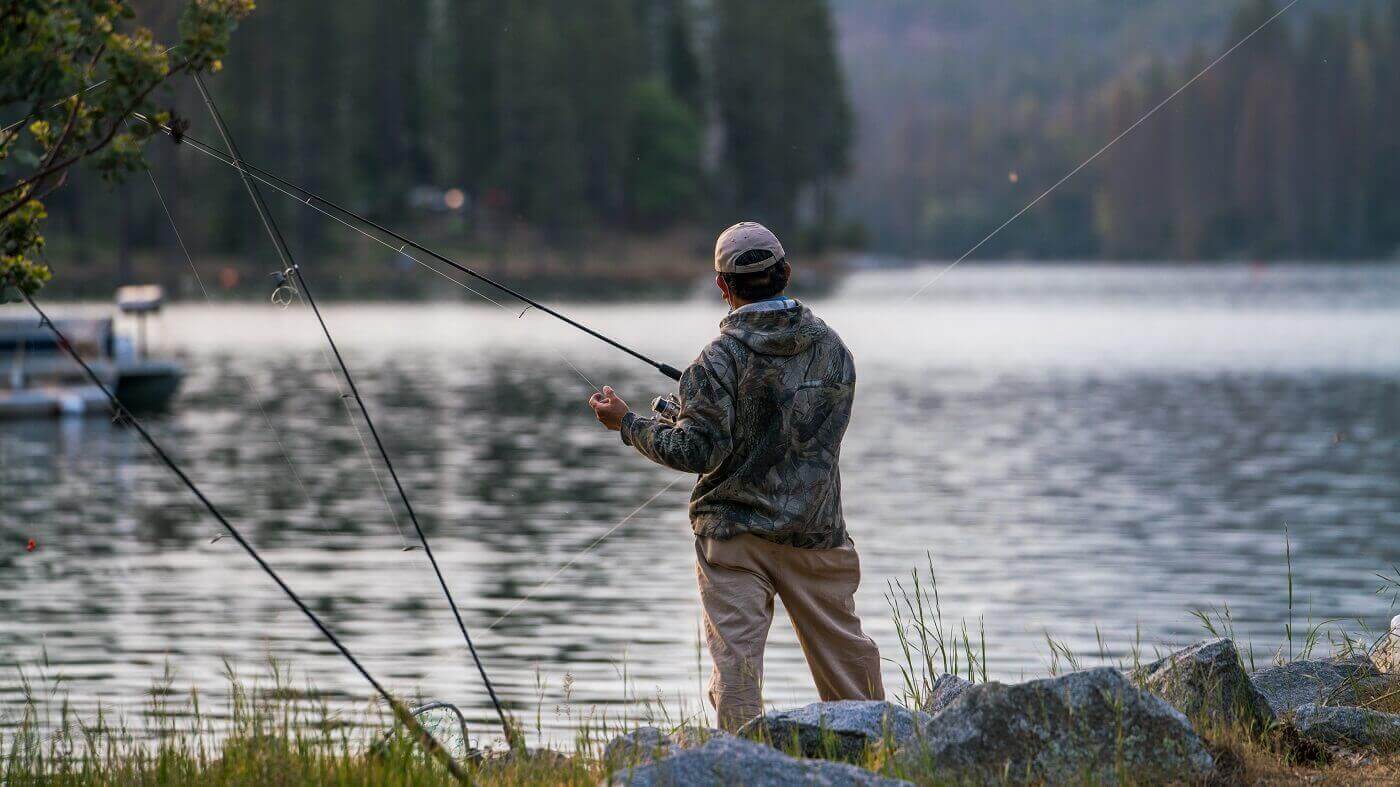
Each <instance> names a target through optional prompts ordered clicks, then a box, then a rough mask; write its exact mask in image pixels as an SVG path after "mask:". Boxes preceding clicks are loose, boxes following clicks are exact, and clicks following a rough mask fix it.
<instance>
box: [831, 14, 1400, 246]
mask: <svg viewBox="0 0 1400 787" xmlns="http://www.w3.org/2000/svg"><path fill="white" fill-rule="evenodd" d="M838 3H840V5H838V9H839V10H840V13H839V14H838V19H840V20H841V21H842V23H843V24H846V25H847V26H848V27H851V28H855V30H854V31H853V32H848V33H847V39H846V41H845V45H844V47H843V49H844V50H845V54H846V57H847V59H848V60H850V61H851V63H850V64H849V68H850V69H853V71H852V78H851V79H850V82H851V85H852V92H853V96H854V103H855V106H856V108H857V110H858V113H859V123H858V133H860V134H862V135H865V138H864V139H861V140H860V142H859V143H858V145H857V148H856V152H855V156H856V158H855V165H854V172H853V175H852V177H851V179H850V183H849V186H848V188H847V191H846V199H845V208H846V210H847V211H848V212H849V214H850V215H852V216H855V217H857V218H859V219H860V220H861V221H863V222H864V223H865V225H866V226H867V228H868V229H869V232H870V235H871V238H872V242H873V244H874V246H875V248H877V249H880V250H884V251H887V252H891V253H896V254H905V255H917V256H925V257H944V258H946V257H955V256H957V255H959V254H961V253H963V252H964V251H966V250H967V249H968V248H970V247H972V246H973V244H975V243H977V242H978V241H979V240H980V239H982V238H983V237H985V236H986V235H987V234H988V233H989V232H991V231H992V230H993V229H995V228H996V227H997V226H998V225H1000V224H1001V223H1002V222H1003V221H1005V220H1006V219H1007V218H1008V217H1009V216H1011V215H1013V214H1014V213H1016V212H1017V211H1018V210H1020V209H1021V208H1022V207H1023V206H1025V205H1026V204H1027V203H1029V202H1030V201H1031V200H1033V199H1034V198H1035V197H1036V196H1038V195H1039V194H1041V193H1042V192H1043V191H1044V190H1045V189H1047V188H1049V187H1050V186H1051V185H1053V184H1054V183H1055V182H1056V181H1058V180H1059V179H1060V178H1061V177H1063V176H1064V175H1065V174H1066V173H1068V172H1070V171H1071V170H1073V169H1074V168H1075V167H1076V166H1077V165H1078V164H1080V163H1081V162H1083V161H1084V160H1086V159H1087V158H1089V157H1090V156H1091V155H1092V154H1093V153H1094V152H1095V151H1097V150H1098V149H1099V148H1100V147H1102V146H1103V145H1104V144H1105V143H1107V142H1108V141H1109V140H1111V139H1113V138H1114V137H1115V136H1117V135H1118V134H1119V133H1120V132H1122V131H1123V130H1124V129H1126V128H1128V127H1129V126H1131V125H1132V124H1133V123H1134V122H1135V121H1137V120H1138V119H1139V118H1141V117H1142V116H1143V115H1144V114H1146V113H1147V112H1148V111H1149V110H1151V109H1152V108H1153V107H1154V106H1156V105H1157V104H1158V103H1160V102H1161V101H1162V100H1163V99H1164V98H1166V97H1167V96H1169V95H1170V94H1172V93H1173V92H1174V91H1175V90H1177V89H1178V88H1179V87H1180V86H1181V85H1183V84H1184V83H1185V82H1187V81H1188V80H1189V79H1191V78H1192V77H1193V76H1195V75H1196V74H1197V73H1199V72H1200V71H1201V70H1202V69H1204V68H1205V67H1206V66H1207V65H1208V64H1210V63H1211V62H1212V61H1214V60H1215V59H1216V58H1217V57H1219V56H1220V55H1221V54H1222V53H1223V52H1225V51H1226V50H1227V49H1228V48H1229V47H1231V46H1233V45H1234V44H1235V43H1237V42H1239V41H1240V40H1241V39H1242V38H1244V37H1245V36H1246V35H1247V34H1248V33H1249V32H1250V31H1252V30H1255V29H1256V28H1258V27H1259V26H1260V25H1261V24H1262V23H1263V22H1264V21H1265V20H1268V19H1269V18H1270V17H1272V16H1273V15H1274V14H1275V13H1276V12H1278V11H1279V10H1280V9H1282V8H1283V7H1284V6H1283V3H1281V2H1278V0H1243V2H1241V3H1239V4H1238V5H1236V6H1235V9H1234V11H1233V12H1232V14H1224V15H1222V14H1220V13H1219V11H1220V9H1219V8H1215V7H1212V8H1209V9H1201V8H1196V7H1195V6H1194V5H1191V4H1182V3H1179V2H1176V1H1175V0H1171V1H1170V2H1166V3H1159V2H1156V0H1137V2H1134V3H1122V2H1116V1H1115V0H1056V2H1054V3H1045V4H1043V6H1042V10H1043V13H1042V14H1040V15H1034V14H1031V13H1029V11H1028V9H1027V8H1026V7H1027V6H1028V5H1033V4H1027V3H1020V2H1013V1H1012V0H1006V2H999V3H997V4H983V5H979V4H976V3H970V2H969V1H968V0H935V2H931V3H927V4H923V3H918V2H905V1H904V0H892V2H890V3H887V4H885V3H882V4H880V6H879V7H880V8H881V9H883V12H884V13H885V14H886V16H885V17H884V18H877V19H875V20H874V21H871V20H870V19H868V18H867V17H869V14H868V13H867V14H863V12H862V10H861V9H859V8H858V7H857V6H858V4H856V3H854V2H844V0H838ZM1013 6H1014V7H1016V8H1019V9H1020V10H1019V11H1017V14H1019V15H1016V16H1014V17H1013V15H1012V12H1013V10H1014V9H1013V8H1012V7H1013ZM993 7H995V8H996V9H998V10H997V11H993V10H992V9H993ZM1159 12H1160V13H1159ZM862 14H863V15H862ZM1231 15H1233V19H1232V20H1231V18H1230V17H1231ZM896 23H901V24H903V25H904V29H907V30H911V31H913V32H910V33H907V34H905V35H903V36H902V37H899V38H895V39H894V40H893V42H892V41H891V40H890V39H889V38H888V37H886V36H884V35H875V33H878V32H879V31H880V30H882V29H887V28H891V27H893V26H894V25H895V24H896ZM993 41H995V42H998V43H997V45H995V46H993V45H992V44H991V43H989V42H993ZM1203 41H1208V42H1209V43H1208V44H1207V43H1202V42H1203ZM1192 42H1194V44H1195V45H1194V46H1192ZM1149 44H1151V45H1153V46H1151V47H1149ZM1174 48H1175V50H1176V51H1173V49H1174ZM881 58H883V59H881ZM871 61H874V62H877V63H878V64H879V65H880V66H881V68H879V69H877V68H873V67H872V66H871V65H870V62H871ZM872 94H873V95H872ZM901 96H902V97H903V98H904V100H903V101H900V100H898V98H899V97H901ZM1397 107H1400V0H1334V1H1333V2H1328V3H1318V4H1307V3H1303V4H1299V5H1297V6H1296V7H1294V8H1292V9H1290V10H1289V11H1288V13H1287V14H1286V15H1284V16H1282V17H1280V18H1279V20H1278V21H1277V23H1275V24H1272V25H1269V26H1267V27H1265V28H1264V29H1263V30H1262V31H1261V32H1260V33H1259V34H1258V35H1256V36H1254V37H1253V38H1251V39H1250V40H1249V41H1248V42H1247V43H1246V44H1245V45H1243V46H1241V47H1240V48H1239V49H1237V50H1235V51H1234V52H1233V53H1232V54H1231V55H1230V56H1229V57H1228V58H1226V59H1225V60H1224V61H1222V62H1221V63H1220V64H1219V65H1218V66H1216V67H1215V68H1213V69H1211V70H1210V72H1209V73H1208V74H1206V75H1205V76H1204V77H1202V78H1201V79H1200V80H1198V81H1196V82H1195V83H1194V84H1192V86H1191V87H1190V88H1189V89H1188V90H1185V91H1183V92H1182V93H1181V94H1180V95H1179V96H1178V97H1177V98H1176V99H1174V100H1173V101H1172V102H1171V103H1170V104H1168V105H1167V106H1166V107H1165V108H1164V109H1162V111H1161V112H1160V113H1158V114H1156V115H1155V116H1153V117H1152V118H1151V119H1150V120H1149V121H1148V122H1145V123H1143V124H1142V125H1141V126H1139V127H1137V128H1136V129H1135V130H1134V131H1133V132H1132V133H1131V134H1129V135H1128V136H1126V137H1125V138H1124V139H1123V140H1122V142H1120V143H1119V144H1118V145H1116V146H1115V147H1114V148H1113V149H1112V150H1110V151H1109V152H1108V153H1107V154H1105V155H1104V156H1103V157H1101V158H1099V159H1098V160H1097V161H1095V162H1094V163H1093V164H1092V165H1090V166H1088V167H1086V168H1085V169H1083V170H1082V171H1080V172H1079V173H1078V174H1077V175H1076V176H1075V177H1074V178H1073V179H1071V180H1070V181H1068V182H1067V183H1065V184H1064V185H1063V186H1061V187H1060V188H1058V189H1057V190H1055V191H1054V192H1053V193H1052V194H1051V195H1050V196H1049V197H1048V198H1047V199H1045V200H1044V201H1043V202H1041V203H1039V204H1038V205H1037V206H1036V207H1035V208H1034V209H1033V210H1031V211H1029V212H1027V213H1026V214H1025V215H1024V216H1022V217H1021V218H1020V219H1018V220H1017V221H1016V222H1014V223H1013V224H1011V225H1010V226H1008V227H1007V228H1006V229H1005V231H1003V232H1002V233H1000V234H999V235H998V236H997V237H996V238H995V239H994V240H993V241H992V242H990V243H988V244H987V245H986V246H984V247H982V248H981V249H979V250H978V255H979V256H980V257H991V258H996V257H1028V258H1058V259H1100V258H1104V259H1148V260H1151V259H1178V260H1196V259H1252V258H1270V259H1277V258H1282V259H1340V258H1363V259H1374V258H1388V257H1391V256H1394V255H1396V254H1397V252H1400V115H1397V113H1398V112H1400V109H1397Z"/></svg>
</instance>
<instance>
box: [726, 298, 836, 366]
mask: <svg viewBox="0 0 1400 787" xmlns="http://www.w3.org/2000/svg"><path fill="white" fill-rule="evenodd" d="M769 303H774V304H775V305H776V303H777V302H772V301H764V302H760V303H756V304H750V305H749V306H746V307H744V308H741V309H737V310H735V311H734V312H732V313H731V314H729V316H727V317H725V318H724V319H723V320H722V321H721V322H720V324H719V329H720V333H723V334H724V335H725V336H729V337H731V338H733V339H735V340H737V341H739V342H740V343H742V344H743V345H744V346H746V347H748V348H749V349H750V350H753V351H754V352H755V353H758V354H759V355H777V356H791V355H797V354H799V353H802V352H804V351H806V350H807V348H809V347H811V346H812V345H813V344H815V343H816V342H818V341H820V340H821V339H822V338H823V337H825V336H826V334H827V332H828V331H829V330H830V329H829V328H827V327H826V323H824V322H822V321H821V319H820V318H818V317H817V316H816V315H815V314H813V313H812V310H811V309H808V308H807V307H806V306H804V305H802V304H801V303H798V302H797V301H789V302H788V303H791V304H795V305H794V306H791V307H788V308H772V307H768V308H762V307H766V306H767V305H768V304H769ZM755 306H757V307H760V308H757V309H755V308H752V307H755Z"/></svg>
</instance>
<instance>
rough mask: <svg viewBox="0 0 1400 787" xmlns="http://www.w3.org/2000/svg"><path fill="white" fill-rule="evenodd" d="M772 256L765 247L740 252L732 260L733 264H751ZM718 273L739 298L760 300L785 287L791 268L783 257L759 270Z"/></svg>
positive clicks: (770, 296) (790, 275) (777, 292)
mask: <svg viewBox="0 0 1400 787" xmlns="http://www.w3.org/2000/svg"><path fill="white" fill-rule="evenodd" d="M772 256H773V252H771V251H768V250H767V249H750V250H749V251H746V252H744V253H743V254H740V255H739V257H738V259H736V260H734V264H735V265H752V264H754V263H755V262H762V261H764V260H766V259H769V258H771V257H772ZM720 275H721V276H723V277H724V283H725V284H727V285H729V291H730V292H731V293H733V294H734V295H735V296H736V297H738V298H739V299H740V300H745V301H761V300H763V299H764V298H772V297H773V296H775V295H778V294H779V293H781V292H782V291H783V290H785V289H787V285H788V279H789V278H791V277H792V268H791V267H789V266H788V264H787V258H783V259H781V260H778V261H777V262H776V263H774V264H773V265H770V266H768V267H767V268H764V269H763V270H761V271H754V272H753V273H721V274H720Z"/></svg>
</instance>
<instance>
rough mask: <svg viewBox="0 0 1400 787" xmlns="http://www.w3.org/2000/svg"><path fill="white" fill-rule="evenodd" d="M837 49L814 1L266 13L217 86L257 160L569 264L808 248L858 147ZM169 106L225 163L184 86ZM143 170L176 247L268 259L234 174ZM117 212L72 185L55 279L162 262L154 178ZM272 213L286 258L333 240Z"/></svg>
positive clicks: (157, 156)
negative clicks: (132, 259) (669, 243)
mask: <svg viewBox="0 0 1400 787" xmlns="http://www.w3.org/2000/svg"><path fill="white" fill-rule="evenodd" d="M183 1H184V0H144V1H141V0H138V2H136V3H135V5H136V6H137V7H138V10H139V14H138V19H137V20H136V21H137V22H139V23H142V24H146V25H149V26H151V27H153V28H155V29H156V30H157V32H158V33H159V32H160V31H161V30H162V29H163V28H166V27H168V26H169V25H170V24H172V23H173V20H174V19H175V17H176V14H177V12H178V9H179V7H180V6H181V3H182V2H183ZM835 46H836V44H835V38H834V34H833V28H832V22H831V17H830V13H829V10H828V8H827V6H826V3H825V2H824V0H773V1H772V2H765V3H763V4H762V5H761V7H760V6H757V5H754V4H751V3H747V2H739V1H736V0H716V2H713V3H694V2H691V0H590V2H587V3H579V2H574V1H573V0H396V2H393V3H386V2H382V1H381V0H341V1H340V2H336V3H334V4H330V5H328V4H326V3H322V2H319V1H318V0H276V2H266V3H260V4H259V7H258V10H257V11H256V12H255V13H254V15H253V16H252V17H250V18H249V19H248V20H246V21H245V22H244V24H243V25H242V26H241V28H240V29H239V31H238V34H237V36H236V39H235V41H234V44H233V46H232V48H231V49H232V51H231V54H230V56H229V57H228V58H227V60H226V61H225V63H224V66H225V68H224V69H223V71H222V73H220V74H218V75H217V76H216V77H215V78H213V79H211V80H210V85H211V89H212V90H213V92H214V94H215V95H216V97H217V98H218V100H219V102H220V103H221V106H222V109H223V114H224V115H225V117H226V119H227V121H228V123H229V125H230V127H231V129H232V131H233V132H234V134H235V135H236V137H237V139H238V141H239V146H240V147H241V148H242V152H243V155H244V156H245V157H246V158H247V159H248V160H249V161H252V162H255V163H258V164H260V165H262V166H265V167H267V168H269V169H272V170H274V171H276V172H278V173H280V174H283V175H284V176H286V177H288V178H290V179H292V180H294V181H296V182H298V183H300V184H303V185H305V186H307V187H308V188H310V189H312V190H315V191H318V192H321V193H324V194H326V195H328V196H331V197H332V198H334V199H336V200H338V201H342V202H344V203H346V204H348V205H349V206H352V207H354V208H355V209H357V210H359V211H362V212H364V213H366V214H368V215H369V216H371V217H373V218H375V219H378V220H381V221H386V222H389V223H391V224H393V225H395V226H399V227H407V228H410V229H423V228H419V227H417V225H419V224H423V225H426V231H428V232H430V233H434V240H435V241H437V242H440V243H443V244H445V245H446V246H448V247H450V248H473V247H482V246H491V245H499V244H502V243H509V242H515V241H518V240H521V239H527V240H528V241H529V242H531V243H539V244H545V245H548V246H551V247H555V248H563V249H569V248H578V247H580V246H584V245H586V244H587V243H588V242H589V241H590V239H593V238H597V237H598V236H599V235H612V236H618V235H627V234H651V233H656V232H661V231H667V230H670V229H672V228H674V227H676V226H695V227H700V226H703V227H705V228H707V230H706V231H709V229H708V228H710V227H711V226H713V225H719V226H720V227H721V228H722V226H723V225H724V224H727V223H729V222H730V217H731V216H734V215H738V214H739V213H742V214H743V215H744V216H746V217H753V218H757V219H759V220H762V221H766V222H770V223H771V224H772V225H773V226H774V227H775V229H778V230H779V231H780V232H784V233H785V234H787V235H789V236H792V237H796V236H798V235H803V236H805V237H809V238H816V239H818V240H820V238H821V237H822V235H821V233H819V232H804V230H806V229H807V228H808V227H809V226H818V225H819V221H820V220H822V219H824V218H825V216H826V214H823V213H822V212H821V211H822V210H826V209H829V207H830V204H831V199H832V198H831V194H832V189H833V188H834V184H836V183H837V182H838V181H839V179H840V177H841V176H842V175H843V174H844V172H845V170H846V168H847V165H848V157H847V149H848V144H849V141H850V138H851V124H852V119H851V114H850V111H849V108H848V106H847V103H846V97H845V89H844V85H843V82H842V71H841V66H840V63H839V61H838V59H837V54H836V50H835ZM174 100H175V103H176V105H177V107H178V108H179V110H180V111H181V113H182V114H184V115H185V116H186V117H187V118H188V119H189V120H190V121H191V127H190V133H191V134H192V135H194V136H195V137H196V138H198V139H201V140H202V141H207V142H217V135H216V134H215V133H214V132H213V131H212V130H211V127H210V124H209V121H208V118H207V115H206V114H205V110H204V107H203V106H202V105H201V104H200V102H199V101H198V97H197V93H195V92H193V89H192V86H190V85H177V86H176V88H175V92H174ZM149 158H150V160H151V162H152V171H153V173H154V174H155V176H156V178H157V180H158V182H159V183H160V185H161V189H162V191H163V193H164V194H165V195H166V196H167V201H168V202H170V203H172V208H173V209H174V210H175V212H176V214H177V217H176V218H177V221H178V224H179V226H180V230H181V232H182V233H184V234H185V236H186V237H185V239H186V241H188V242H189V243H190V245H192V246H194V247H196V248H199V249H202V250H216V251H220V252H223V253H227V254H238V253H240V252H247V251H250V250H262V249H264V248H265V239H264V238H263V237H261V236H260V235H259V231H260V230H259V227H260V225H259V224H258V223H257V219H256V215H255V214H254V213H253V209H252V206H251V205H250V203H249V201H248V198H247V195H246V194H245V193H244V191H243V186H242V184H241V183H240V182H239V180H238V177H237V175H236V173H234V172H232V171H230V170H228V169H226V168H224V167H222V166H221V165H218V164H215V163H213V162H211V161H209V160H207V159H204V158H203V157H201V156H199V155H198V154H197V153H195V152H193V151H190V150H180V149H177V148H175V147H174V146H172V145H170V144H168V143H167V142H164V141H161V140H157V141H156V143H154V144H153V145H152V147H151V150H150V156H149ZM454 189H455V190H460V191H461V192H462V194H463V195H464V197H465V199H464V200H463V204H462V207H461V208H458V209H456V210H455V211H452V213H453V217H452V220H451V221H447V220H444V218H443V217H442V215H441V214H442V213H444V212H446V211H443V210H442V206H443V198H442V195H444V194H445V193H446V192H447V191H448V190H454ZM108 191H109V190H108V187H106V186H105V185H104V184H102V183H100V182H98V180H97V178H94V177H82V176H79V177H77V178H76V179H75V182H74V183H73V184H72V186H71V187H70V188H67V189H65V190H63V192H61V193H60V194H58V195H55V197H54V198H53V199H51V200H50V213H51V214H52V221H51V224H50V233H49V234H50V236H51V247H50V249H51V256H55V257H59V258H60V259H59V260H58V262H59V263H60V264H61V262H62V259H61V258H63V257H64V256H65V255H67V256H69V257H74V258H77V259H79V260H81V261H82V262H84V263H87V264H97V265H107V264H109V263H110V258H111V257H112V256H114V255H112V254H111V253H110V252H109V250H111V249H118V250H120V253H121V255H122V256H123V257H125V256H126V255H128V254H130V253H131V252H132V251H133V250H135V251H136V252H140V251H142V250H151V249H155V248H161V249H163V250H164V253H169V250H170V249H171V248H173V244H172V239H171V237H170V229H169V226H168V223H167V222H166V219H165V216H164V214H163V213H162V212H161V209H160V206H159V203H158V202H157V200H156V197H155V194H154V192H153V191H152V189H151V188H150V184H149V182H148V181H147V180H146V178H144V177H141V178H133V179H131V180H130V182H128V183H127V184H125V185H124V186H122V187H121V190H120V192H119V193H118V194H116V195H113V194H110V193H108ZM279 210H283V211H284V212H283V216H284V219H283V223H284V224H285V225H286V226H285V228H284V229H285V230H286V231H287V233H288V234H289V236H290V237H291V239H292V241H293V243H294V244H296V245H301V246H304V247H309V248H312V249H331V250H333V249H335V248H336V247H337V245H338V244H340V243H341V242H342V239H343V238H345V237H346V232H345V231H344V230H343V229H342V228H340V227H339V226H337V225H336V224H334V223H333V222H330V221H327V220H326V219H325V218H324V217H322V216H320V215H318V214H316V213H315V212H314V211H311V210H304V209H303V210H285V209H280V208H279ZM249 272H251V271H249Z"/></svg>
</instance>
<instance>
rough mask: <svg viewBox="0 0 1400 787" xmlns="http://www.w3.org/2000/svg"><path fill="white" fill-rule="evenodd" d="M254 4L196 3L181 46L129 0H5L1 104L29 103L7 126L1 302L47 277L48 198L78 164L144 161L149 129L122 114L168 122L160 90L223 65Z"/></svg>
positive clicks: (103, 167) (112, 175) (2, 162)
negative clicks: (140, 18) (139, 22)
mask: <svg viewBox="0 0 1400 787" xmlns="http://www.w3.org/2000/svg"><path fill="white" fill-rule="evenodd" d="M252 10H253V2H252V0H189V3H188V5H186V6H185V9H184V11H183V13H182V14H181V17H180V23H179V31H180V41H179V43H178V44H177V45H175V46H165V45H163V44H161V43H159V42H157V41H156V40H155V39H154V37H153V36H152V34H151V32H150V31H149V30H147V29H145V28H143V27H140V26H135V25H133V23H132V19H133V18H134V13H133V11H132V10H131V8H130V5H129V2H128V0H0V19H3V20H4V24H3V25H0V106H4V107H12V106H28V107H29V108H30V111H29V113H28V114H26V115H25V116H23V117H22V118H20V119H19V120H17V121H15V122H13V123H11V124H9V125H7V126H5V127H4V129H3V130H0V300H3V299H5V296H6V295H7V294H9V295H13V292H12V289H19V290H21V291H23V292H26V293H33V292H35V291H37V290H38V289H39V288H40V287H42V286H43V285H44V284H45V283H46V282H47V281H48V280H49V279H50V278H51V276H52V273H51V271H49V269H48V266H47V265H45V264H44V263H43V262H42V260H41V259H40V257H41V255H42V251H43V247H44V237H43V233H42V232H41V229H40V225H41V223H42V222H43V220H44V219H45V217H46V215H47V213H46V211H45V209H44V204H43V200H44V199H45V198H47V197H48V196H49V195H50V194H52V193H53V192H54V191H56V190H57V189H59V188H61V187H62V186H63V185H64V184H65V183H66V182H67V179H68V174H69V171H70V170H71V168H72V167H73V166H75V165H77V164H79V163H81V162H87V163H88V164H90V165H91V166H92V167H93V168H94V169H96V170H97V172H98V173H100V175H101V176H102V177H103V178H104V179H105V180H108V181H114V182H115V181H120V180H121V179H122V178H123V177H125V175H126V174H127V173H130V172H132V171H136V170H139V169H140V168H142V167H143V166H144V164H145V161H144V159H143V156H142V150H143V147H144V144H145V142H146V141H147V140H148V139H149V138H150V137H151V135H152V130H151V126H149V125H147V124H134V125H133V124H127V123H126V122H125V121H126V119H127V118H128V117H130V116H131V115H132V113H135V112H139V113H141V114H143V115H146V116H148V117H151V118H153V119H155V120H157V121H159V122H162V123H168V122H171V121H172V120H173V119H174V112H173V111H172V110H170V109H168V108H162V107H159V106H156V103H157V102H156V101H155V99H154V98H153V96H154V95H155V93H156V89H157V88H159V87H161V86H162V85H164V84H167V83H168V82H169V80H170V78H171V77H172V76H175V75H176V74H179V73H182V72H184V73H191V74H197V73H204V72H212V71H218V70H219V68H220V59H221V58H222V57H223V56H224V55H225V53H226V52H227V49H228V41H229V38H230V37H231V36H232V34H233V31H234V30H235V28H236V27H237V25H238V22H239V21H240V20H242V19H243V18H244V17H246V16H247V15H248V14H249V13H251V12H252ZM61 96H67V98H57V99H56V98H55V97H61Z"/></svg>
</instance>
